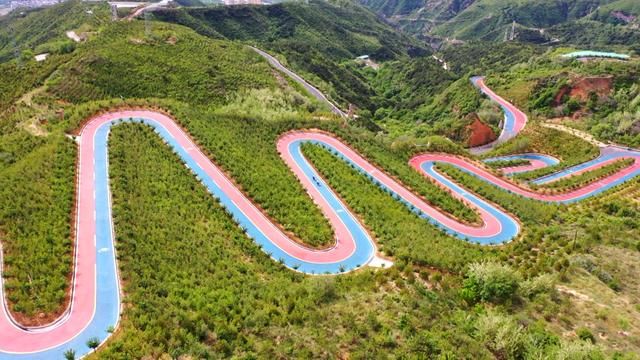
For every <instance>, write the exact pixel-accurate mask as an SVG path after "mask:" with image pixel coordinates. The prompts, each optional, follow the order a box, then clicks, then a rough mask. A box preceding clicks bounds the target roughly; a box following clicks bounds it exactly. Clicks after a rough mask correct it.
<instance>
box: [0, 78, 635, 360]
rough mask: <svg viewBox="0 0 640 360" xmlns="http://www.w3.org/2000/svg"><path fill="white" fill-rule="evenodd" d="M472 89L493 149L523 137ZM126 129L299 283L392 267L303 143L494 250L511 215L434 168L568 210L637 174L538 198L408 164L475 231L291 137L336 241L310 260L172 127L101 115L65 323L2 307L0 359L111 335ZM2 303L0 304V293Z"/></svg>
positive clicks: (469, 164) (286, 156)
mask: <svg viewBox="0 0 640 360" xmlns="http://www.w3.org/2000/svg"><path fill="white" fill-rule="evenodd" d="M474 82H475V83H476V85H477V86H479V87H480V89H481V90H482V91H483V92H484V93H485V94H487V95H488V96H489V97H491V98H492V99H493V100H495V101H497V102H498V103H500V105H501V106H502V107H503V109H504V111H505V118H506V120H505V122H504V124H503V127H504V130H503V135H502V136H501V139H502V140H504V139H506V138H510V137H513V136H515V135H516V134H517V133H518V132H519V131H520V130H521V129H522V128H523V127H524V124H525V123H526V116H525V115H524V114H523V113H521V112H520V111H519V110H517V109H516V108H515V107H514V106H513V105H511V104H509V103H508V102H507V101H505V100H504V99H502V98H500V97H499V96H497V95H495V94H494V93H493V92H491V91H490V90H488V89H487V88H486V86H484V83H483V82H482V80H481V79H480V78H477V79H475V80H474ZM131 121H134V122H142V123H145V124H147V125H149V126H151V127H152V128H153V129H154V131H155V132H156V133H157V134H158V135H159V136H160V137H161V138H162V139H163V140H164V141H165V142H166V143H167V144H168V146H170V147H171V148H172V149H173V150H174V151H175V153H176V154H177V155H178V156H179V157H180V159H181V160H182V161H183V162H184V164H185V165H186V166H187V167H188V168H189V169H190V170H191V171H192V172H193V173H194V174H195V175H196V176H197V178H198V179H199V181H201V182H202V184H203V185H204V186H205V187H206V188H207V189H208V190H209V191H210V192H211V194H212V196H214V197H215V198H217V199H218V200H219V201H220V203H221V204H222V206H224V207H225V208H226V209H227V210H228V211H229V213H230V214H231V215H232V217H233V219H234V220H235V221H236V222H237V223H238V224H239V225H240V226H241V227H242V228H243V229H244V231H245V232H246V233H247V235H248V236H250V237H251V238H252V239H253V240H254V241H255V242H256V243H257V244H258V245H259V246H260V247H261V248H262V249H263V250H264V251H265V252H266V253H267V254H269V256H271V257H272V258H273V259H274V260H277V261H280V262H282V263H283V264H284V265H285V266H287V267H289V268H291V269H293V270H296V271H300V272H303V273H307V274H325V273H331V274H337V273H343V272H347V271H351V270H354V269H357V268H359V267H361V266H365V265H372V264H390V262H388V261H386V262H385V260H384V259H380V258H379V257H378V256H377V251H376V246H375V243H374V241H373V239H372V238H371V236H370V235H369V233H368V232H367V230H366V229H365V227H364V226H363V225H362V224H361V223H360V222H359V221H358V219H357V218H356V216H355V215H354V214H352V213H351V212H350V211H349V209H348V208H347V206H346V205H345V204H344V203H343V202H342V201H341V200H340V198H339V197H338V196H337V195H336V194H335V193H334V192H333V191H332V190H331V188H330V187H329V186H328V185H327V184H326V183H325V182H324V180H323V179H322V177H321V176H320V174H318V173H317V171H316V170H315V169H314V167H313V166H312V165H311V164H310V163H309V161H308V160H307V159H306V158H305V157H304V155H303V154H302V151H301V145H302V144H303V143H306V142H311V143H315V144H319V145H321V146H323V147H325V148H327V149H329V150H330V151H331V152H333V153H334V154H335V155H336V156H338V157H340V158H341V159H342V160H344V161H346V162H347V163H349V164H350V165H351V166H352V167H353V168H354V169H356V170H358V171H360V172H361V173H363V174H365V175H366V176H367V177H368V178H369V179H370V180H371V181H373V182H374V183H375V184H376V185H378V186H380V187H382V188H383V189H385V191H387V192H388V193H390V194H391V195H392V196H393V197H394V198H395V199H397V200H398V201H401V202H402V203H404V204H405V205H406V206H407V207H408V208H409V209H411V211H413V212H414V213H415V214H416V215H417V216H419V217H422V218H424V219H426V220H427V221H430V222H431V223H433V224H434V225H437V226H438V227H440V228H442V229H443V230H444V231H446V232H447V233H449V234H451V235H452V236H456V237H459V238H461V239H464V240H467V241H473V242H478V243H480V244H500V243H504V242H508V241H510V240H512V239H514V238H515V237H517V236H518V233H519V232H520V225H519V223H518V222H517V221H516V219H515V218H514V217H513V216H512V215H510V214H507V213H505V212H504V211H503V210H501V209H500V208H498V207H497V206H495V205H494V204H491V203H489V202H487V201H485V200H483V199H481V198H479V197H478V196H476V195H475V194H473V193H470V192H469V191H468V190H466V189H464V188H463V187H462V186H460V185H458V184H456V183H454V182H453V181H452V180H450V179H449V178H447V177H446V176H444V175H443V174H441V173H439V172H438V171H437V170H436V169H435V167H434V166H435V164H436V163H448V164H451V165H453V166H455V167H457V168H459V169H461V170H463V171H465V172H468V173H470V174H472V175H474V176H476V177H478V178H480V179H482V180H484V181H486V182H488V183H490V184H492V185H494V186H497V187H500V188H502V189H505V190H508V191H510V192H512V193H515V194H518V195H521V196H524V197H528V198H532V199H536V200H540V201H547V202H560V203H571V202H575V201H578V200H581V199H584V198H586V197H589V196H593V195H596V194H599V193H601V192H603V191H605V190H607V189H610V188H612V187H614V186H616V185H618V184H621V183H623V182H625V181H627V180H629V179H631V178H633V177H635V176H637V175H638V174H640V152H638V151H635V150H630V149H622V148H617V147H608V148H604V149H602V155H601V156H600V157H599V158H597V159H595V160H592V161H590V162H587V163H585V164H582V165H578V166H575V167H572V168H569V169H566V170H564V171H561V172H559V173H556V174H553V175H551V176H548V177H546V178H544V179H541V180H540V182H550V181H555V180H557V179H559V178H563V177H566V176H569V175H573V174H578V173H580V172H584V171H589V170H594V169H596V168H599V167H602V166H605V165H606V164H609V163H611V162H612V161H615V160H617V159H626V158H631V159H634V162H633V164H632V165H631V166H629V167H626V168H624V169H621V170H620V171H618V172H617V173H615V174H613V175H610V176H608V177H606V178H603V179H600V180H599V181H597V182H594V183H591V184H588V185H586V186H584V187H582V188H579V189H575V190H572V191H570V192H566V193H561V194H555V195H545V194H541V193H537V192H534V191H532V190H529V189H527V188H524V187H520V186H518V185H517V184H515V183H514V182H512V181H510V180H508V179H506V178H504V177H500V176H497V175H495V174H494V173H493V172H491V171H489V170H487V168H486V167H484V166H482V165H481V164H478V163H476V162H473V161H470V160H468V159H464V158H460V157H456V156H453V155H448V154H421V155H418V156H416V157H414V158H412V159H411V160H410V162H409V164H410V166H412V167H413V168H415V169H416V170H417V171H419V172H421V173H422V174H423V175H424V176H425V177H428V178H430V179H431V180H432V181H435V182H436V183H437V184H438V185H439V186H441V187H443V188H445V189H448V190H450V192H451V193H452V195H453V196H454V197H456V198H458V199H460V200H461V201H463V202H464V203H465V204H467V205H468V206H470V207H471V208H473V209H474V210H476V211H477V213H478V214H479V215H480V218H481V220H482V223H481V224H480V225H478V226H474V225H469V224H465V223H462V222H460V221H458V220H457V219H455V218H453V217H451V216H449V215H448V214H445V213H443V212H441V211H440V210H439V209H437V208H435V207H434V206H432V205H430V204H429V203H428V201H426V200H424V199H423V198H422V197H420V196H418V195H416V194H414V193H413V192H411V191H410V190H408V189H407V188H406V187H404V186H403V185H402V184H401V183H400V182H398V181H397V180H395V179H394V178H392V177H391V176H389V175H387V174H386V173H384V171H382V170H380V169H379V168H377V167H376V166H374V165H373V164H371V163H370V162H368V161H367V160H366V159H365V158H364V157H363V156H361V155H360V154H358V153H357V152H356V151H355V150H353V149H352V148H351V147H349V146H348V145H346V144H345V143H343V142H341V141H340V140H338V139H337V138H335V137H333V136H331V135H330V134H326V133H322V132H319V131H294V132H290V133H287V134H284V135H283V136H281V137H280V138H279V139H278V142H277V144H276V146H277V149H278V151H279V153H280V155H281V157H282V159H283V161H284V162H285V163H286V164H287V165H288V166H289V168H290V169H291V170H292V171H293V172H294V173H295V175H296V176H297V178H298V179H299V180H300V182H301V183H302V185H303V187H304V188H305V189H306V191H307V192H308V194H309V196H310V197H311V198H312V199H313V201H314V202H315V203H316V204H317V205H318V206H319V207H320V209H321V211H322V212H323V214H324V215H325V216H326V217H327V219H328V220H329V222H330V224H331V226H332V228H333V230H334V233H335V236H336V243H335V244H334V246H332V247H331V248H329V249H325V250H315V249H311V248H307V247H305V246H303V245H300V244H299V243H297V242H296V241H294V240H292V239H290V238H289V237H288V236H287V235H286V234H284V233H283V232H282V231H281V230H280V228H279V227H278V226H277V225H276V224H274V223H273V222H272V221H271V219H269V218H268V217H266V216H265V215H264V213H263V212H262V211H261V210H260V209H259V208H258V207H257V206H256V205H255V204H254V203H253V202H252V201H251V199H249V198H247V197H246V196H245V195H244V194H243V193H242V192H241V191H240V190H239V189H238V188H236V187H235V186H234V184H233V182H232V181H231V180H230V179H229V178H228V177H227V176H226V175H225V174H224V173H223V172H222V171H221V170H220V168H218V167H217V166H216V165H215V164H214V163H213V162H212V161H211V160H210V159H209V158H208V157H207V156H206V155H205V154H204V153H203V152H202V151H201V150H200V149H199V148H198V146H197V145H196V144H195V143H194V142H193V141H192V139H191V138H190V137H189V136H188V134H186V133H185V131H184V130H183V129H182V128H181V127H180V126H179V125H178V124H177V123H176V122H175V121H174V120H173V119H171V118H169V117H168V116H166V115H164V114H161V113H158V112H153V111H119V112H111V113H108V114H104V115H100V116H97V117H95V118H93V119H91V120H89V121H88V122H87V123H86V125H85V126H84V127H83V128H82V131H81V133H80V137H79V144H80V145H79V164H78V171H79V173H78V187H77V219H76V221H77V227H76V228H77V238H76V243H75V246H76V251H75V254H76V256H75V263H74V277H73V282H72V285H71V288H72V291H71V302H70V306H69V308H68V310H67V311H66V312H65V313H64V314H63V316H61V317H60V318H59V319H58V320H56V321H55V322H54V323H52V324H50V325H48V326H46V327H41V328H24V327H21V326H20V325H19V324H17V323H16V322H15V321H14V319H13V318H12V317H11V314H10V312H9V310H8V309H7V305H6V301H5V306H3V307H2V312H1V314H0V334H2V335H1V336H0V358H2V359H50V358H51V359H59V358H62V357H63V354H64V352H65V351H66V350H68V349H74V350H75V351H76V354H77V355H84V354H87V353H88V352H89V351H90V349H89V348H88V347H87V344H86V342H87V340H88V339H90V338H96V339H98V340H99V341H100V342H103V341H104V340H106V339H107V338H108V336H109V335H110V332H109V331H108V330H109V329H111V330H112V329H114V328H115V327H116V326H117V324H118V321H119V317H120V310H121V309H120V306H121V305H120V289H119V281H118V274H117V267H116V262H115V248H114V229H113V223H112V214H111V196H110V190H109V181H108V180H109V176H108V151H107V150H108V144H107V142H108V135H109V131H110V129H111V127H112V126H114V125H117V124H119V123H122V122H131ZM504 134H506V135H504ZM513 158H523V159H528V160H529V161H530V164H529V165H524V166H520V167H515V168H511V169H507V171H506V172H519V171H526V170H531V169H532V168H540V167H543V166H548V165H552V164H554V163H556V162H557V160H555V159H552V158H548V157H545V156H541V155H537V154H521V155H513V156H510V158H509V159H513ZM505 159H506V158H503V159H497V160H505ZM494 160H495V159H494ZM0 291H2V289H1V287H0ZM0 296H2V297H3V298H4V294H2V293H1V292H0Z"/></svg>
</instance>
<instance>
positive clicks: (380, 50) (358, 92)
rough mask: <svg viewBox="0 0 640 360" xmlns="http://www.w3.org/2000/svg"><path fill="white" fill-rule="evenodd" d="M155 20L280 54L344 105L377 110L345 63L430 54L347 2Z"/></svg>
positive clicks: (170, 14) (165, 14)
mask: <svg viewBox="0 0 640 360" xmlns="http://www.w3.org/2000/svg"><path fill="white" fill-rule="evenodd" d="M154 16H155V17H156V18H157V19H159V20H163V21H168V22H175V23H179V24H182V25H186V26H189V27H191V28H193V29H194V30H196V31H197V32H199V33H201V34H204V35H207V36H209V37H213V38H226V39H232V40H241V41H244V42H248V43H253V44H256V45H258V46H259V47H261V48H263V49H265V50H267V51H269V52H271V53H273V54H279V55H281V57H280V59H281V60H282V61H283V62H284V63H286V64H288V65H289V66H290V67H291V68H293V69H295V70H296V71H298V72H299V73H300V74H301V75H303V76H304V77H305V78H306V79H308V80H309V81H311V82H312V83H314V84H315V85H317V86H319V87H320V88H322V89H323V90H324V91H326V92H327V93H329V95H330V96H331V97H332V98H334V99H336V100H337V101H338V102H340V103H341V104H342V105H343V106H346V105H347V104H348V103H354V104H357V105H358V106H359V107H362V108H367V109H373V104H372V103H371V97H372V96H374V95H375V92H374V90H373V89H372V88H371V86H370V85H369V84H367V82H366V79H364V78H363V77H362V76H360V75H358V74H357V73H355V72H354V71H351V70H350V69H349V68H348V66H347V65H346V64H345V63H351V62H353V60H354V59H355V58H356V57H358V56H361V55H369V56H371V58H372V59H374V60H375V61H386V60H397V59H402V58H408V57H411V56H418V55H425V54H428V53H429V51H428V50H427V48H426V45H424V44H421V43H420V42H419V41H417V40H415V39H413V38H411V37H409V36H406V35H403V34H401V33H399V32H397V31H395V30H394V29H393V28H392V27H391V26H389V25H387V24H385V23H384V22H382V21H380V20H379V19H378V18H377V17H376V15H375V14H373V13H372V12H370V11H368V10H367V9H365V8H363V7H361V6H359V5H356V4H353V3H348V2H341V3H331V2H327V1H311V2H309V3H307V4H303V3H283V4H277V5H273V6H264V7H255V6H234V7H214V8H204V9H203V8H186V9H180V10H162V11H157V12H154Z"/></svg>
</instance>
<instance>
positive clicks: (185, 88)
mask: <svg viewBox="0 0 640 360" xmlns="http://www.w3.org/2000/svg"><path fill="white" fill-rule="evenodd" d="M146 26H148V27H150V28H151V29H149V28H145V24H143V23H142V22H120V23H118V24H117V25H114V26H111V27H109V28H108V29H105V30H104V31H103V32H102V33H101V35H100V37H99V38H98V39H95V40H93V41H90V42H89V43H88V44H86V46H83V47H82V48H81V49H78V50H77V54H76V55H75V56H74V58H73V60H71V61H69V62H68V63H66V64H65V65H64V66H62V67H61V68H60V71H59V72H58V74H56V75H57V76H56V77H54V78H53V79H52V80H51V81H50V82H49V84H48V85H49V87H50V88H51V91H52V92H53V93H54V94H55V95H56V96H58V97H60V98H62V99H65V100H67V101H70V102H74V103H79V102H83V101H87V100H97V99H103V98H118V97H121V98H131V97H133V98H142V97H158V98H165V97H170V98H174V99H178V100H183V101H189V102H192V103H197V104H207V103H213V104H216V103H217V104H220V103H224V102H226V101H228V100H229V99H228V97H229V96H230V94H233V93H234V92H236V91H240V90H243V89H247V88H256V87H257V88H259V87H268V86H274V85H275V78H274V77H273V75H272V74H271V72H270V68H269V66H268V64H266V63H265V62H264V61H263V60H261V59H260V58H259V57H258V55H257V54H255V53H254V52H253V51H252V50H250V49H247V48H245V47H243V46H241V45H238V44H231V43H228V42H220V41H216V40H210V39H207V38H205V37H202V36H199V35H197V34H195V33H193V32H192V31H190V30H188V29H185V28H182V27H179V26H174V25H168V24H163V23H157V22H156V23H152V24H148V25H146ZM182 54H188V56H181V55H182ZM222 69H224V71H221V70H222Z"/></svg>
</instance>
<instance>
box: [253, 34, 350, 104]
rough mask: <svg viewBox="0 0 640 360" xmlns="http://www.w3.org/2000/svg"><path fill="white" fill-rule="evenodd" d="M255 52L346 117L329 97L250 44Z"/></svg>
mask: <svg viewBox="0 0 640 360" xmlns="http://www.w3.org/2000/svg"><path fill="white" fill-rule="evenodd" d="M250 47H251V48H252V49H253V50H254V51H255V52H257V53H258V54H260V56H262V57H263V58H265V59H267V61H268V62H269V64H271V66H273V67H274V68H276V69H277V70H279V71H282V72H283V73H285V74H287V75H288V76H289V77H290V78H292V79H293V80H295V81H296V82H297V83H298V84H300V85H302V86H303V87H304V88H305V89H306V90H307V91H308V92H309V93H310V94H311V95H313V97H315V98H316V99H318V100H320V101H321V102H323V103H325V104H327V105H329V108H330V109H331V111H332V112H333V113H335V114H337V115H340V116H342V117H347V114H346V113H345V112H344V111H342V110H340V108H339V107H338V106H336V105H335V104H334V103H332V102H331V101H330V100H329V99H327V97H326V96H324V94H323V93H322V92H321V91H320V90H318V88H316V87H314V86H313V85H311V84H309V83H308V82H306V81H305V80H304V79H303V78H302V77H300V76H299V75H298V74H296V73H294V72H293V71H291V70H289V69H287V68H286V67H285V66H284V65H282V64H281V63H280V61H278V59H276V58H274V57H273V56H271V55H269V54H268V53H266V52H264V51H262V50H260V49H258V48H255V47H253V46H250Z"/></svg>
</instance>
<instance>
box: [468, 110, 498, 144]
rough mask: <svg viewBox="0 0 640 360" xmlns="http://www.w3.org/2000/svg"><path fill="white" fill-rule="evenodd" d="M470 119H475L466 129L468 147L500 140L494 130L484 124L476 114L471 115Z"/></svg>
mask: <svg viewBox="0 0 640 360" xmlns="http://www.w3.org/2000/svg"><path fill="white" fill-rule="evenodd" d="M469 117H470V118H471V119H473V122H472V123H471V124H469V125H468V126H467V127H466V133H467V145H468V146H469V147H476V146H480V145H484V144H488V143H490V142H492V141H494V140H495V139H497V138H498V136H497V135H496V134H495V133H494V132H493V129H491V127H490V126H489V125H487V124H485V123H483V122H482V120H480V118H479V117H478V115H477V114H476V113H471V114H469Z"/></svg>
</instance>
